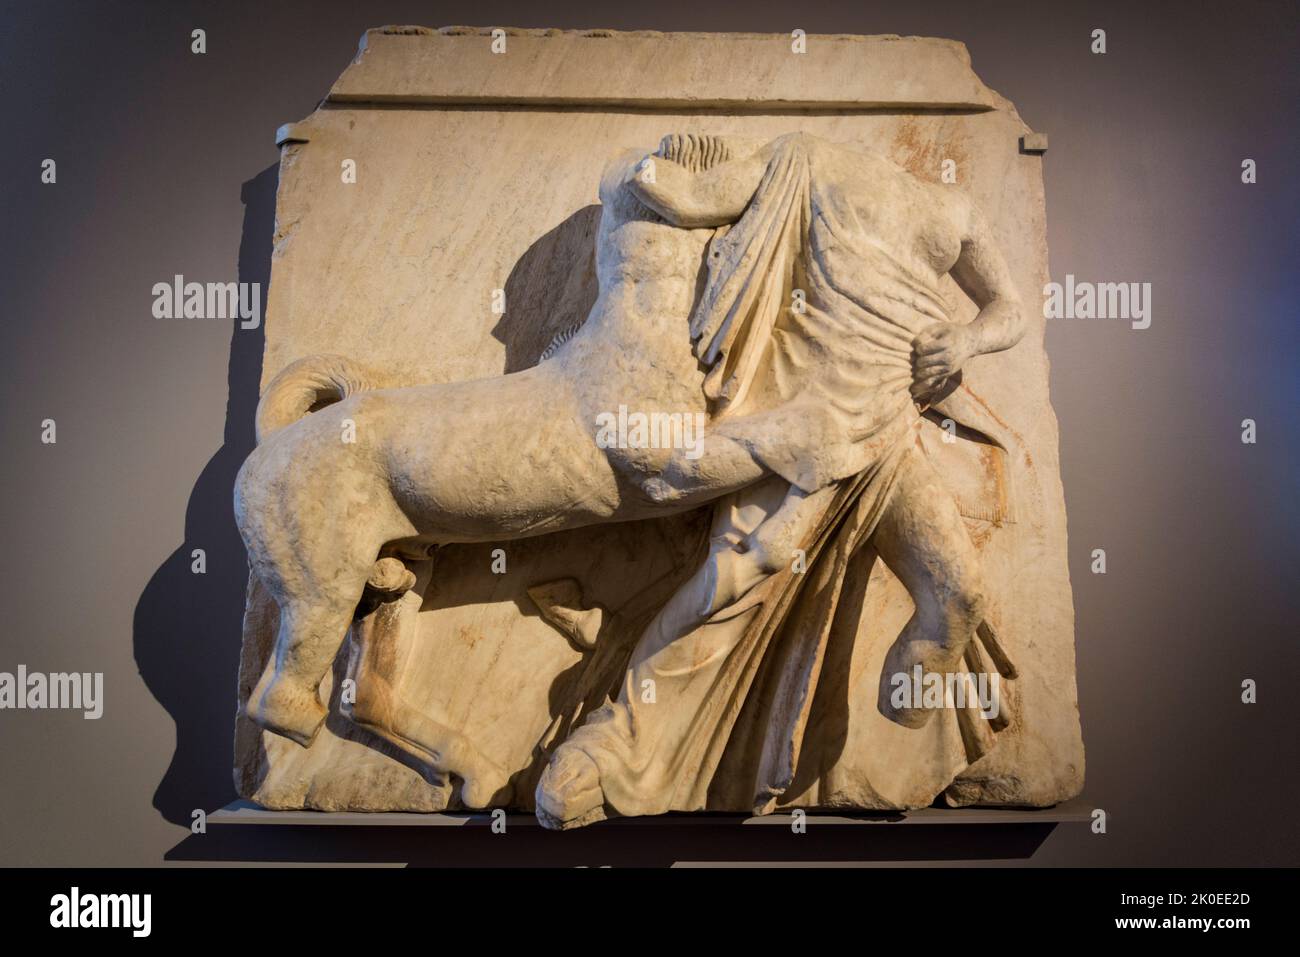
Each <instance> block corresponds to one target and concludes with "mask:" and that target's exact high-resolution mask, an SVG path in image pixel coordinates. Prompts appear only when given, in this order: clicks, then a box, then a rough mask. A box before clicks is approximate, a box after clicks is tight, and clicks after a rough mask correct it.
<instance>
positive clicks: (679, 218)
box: [627, 136, 767, 229]
mask: <svg viewBox="0 0 1300 957" xmlns="http://www.w3.org/2000/svg"><path fill="white" fill-rule="evenodd" d="M710 141H711V142H710ZM722 142H723V141H721V140H720V139H714V138H711V137H698V138H695V137H678V136H668V137H665V138H664V142H663V143H662V144H661V145H660V147H659V150H658V151H657V152H655V153H652V154H650V155H649V156H647V157H646V158H645V159H644V160H642V162H641V163H639V164H638V165H637V167H636V168H635V169H633V170H631V171H630V172H629V173H628V179H627V185H628V187H629V188H630V189H631V190H632V191H633V192H634V193H635V194H636V196H637V198H638V199H640V200H641V202H643V203H645V204H646V205H647V206H649V207H650V208H651V209H653V210H654V211H655V212H656V213H658V214H659V215H660V216H662V217H663V218H664V219H666V220H668V222H670V223H671V224H672V225H674V226H679V227H682V228H685V229H696V228H699V227H704V226H721V225H723V224H725V223H734V222H735V221H736V220H737V219H739V218H740V216H741V214H742V213H744V211H745V207H746V206H748V205H749V201H750V199H752V198H753V196H754V192H755V191H756V190H757V189H758V185H759V183H760V182H761V181H762V179H763V171H764V169H765V168H766V166H767V154H766V152H759V153H750V154H749V155H747V156H744V157H741V158H734V159H730V158H720V157H719V156H717V155H716V153H715V154H714V155H709V156H704V157H701V156H700V155H698V153H699V152H701V151H709V150H710V149H713V150H718V149H724V148H725V147H723V146H722V145H721V144H722Z"/></svg>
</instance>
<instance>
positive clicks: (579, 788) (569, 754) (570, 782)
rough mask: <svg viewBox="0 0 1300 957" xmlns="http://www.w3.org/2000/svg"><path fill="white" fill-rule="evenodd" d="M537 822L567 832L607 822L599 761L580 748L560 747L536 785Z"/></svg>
mask: <svg viewBox="0 0 1300 957" xmlns="http://www.w3.org/2000/svg"><path fill="white" fill-rule="evenodd" d="M535 800H536V804H537V820H538V822H539V823H540V824H541V825H542V827H545V828H548V829H550V830H552V831H567V830H569V829H570V828H575V827H583V826H584V825H587V824H593V823H595V822H596V821H603V820H604V819H605V794H604V792H603V791H601V789H600V771H599V769H598V768H597V767H596V762H594V761H592V760H591V758H590V757H588V756H587V755H586V754H585V753H583V752H582V751H580V750H578V749H577V748H565V747H561V748H560V750H559V751H557V752H556V753H555V756H554V757H553V758H551V762H550V764H548V765H547V766H546V770H545V771H543V772H542V778H541V780H540V781H538V782H537V792H536V794H535Z"/></svg>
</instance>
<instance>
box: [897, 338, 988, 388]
mask: <svg viewBox="0 0 1300 957" xmlns="http://www.w3.org/2000/svg"><path fill="white" fill-rule="evenodd" d="M975 346H976V343H975V336H974V335H973V334H972V333H971V331H970V329H969V328H967V327H966V326H961V325H957V324H956V323H952V322H936V323H935V324H934V325H932V326H929V327H928V328H926V329H925V330H923V331H922V332H921V334H920V335H919V336H917V337H916V338H915V339H913V340H912V398H914V399H918V400H919V399H922V398H924V397H925V396H927V395H931V394H932V393H934V392H936V391H938V389H939V388H940V387H941V386H942V385H943V382H944V380H945V379H947V378H949V377H950V376H954V375H956V374H957V373H958V372H960V371H961V367H962V366H963V365H965V364H966V360H967V359H969V358H970V357H971V356H973V355H974V354H975V352H976V349H975Z"/></svg>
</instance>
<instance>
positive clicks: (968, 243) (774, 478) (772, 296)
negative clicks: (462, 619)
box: [235, 134, 1022, 827]
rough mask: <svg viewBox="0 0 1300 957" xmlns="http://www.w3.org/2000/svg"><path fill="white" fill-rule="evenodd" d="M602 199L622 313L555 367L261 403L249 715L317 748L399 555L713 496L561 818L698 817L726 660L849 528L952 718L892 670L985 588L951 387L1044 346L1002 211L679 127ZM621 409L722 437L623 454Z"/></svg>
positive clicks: (340, 371)
mask: <svg viewBox="0 0 1300 957" xmlns="http://www.w3.org/2000/svg"><path fill="white" fill-rule="evenodd" d="M600 197H601V201H602V203H603V212H602V217H601V225H600V232H599V236H598V240H597V243H598V246H597V276H598V280H599V296H598V298H597V301H596V303H595V305H594V306H593V308H592V311H591V314H590V316H589V318H588V319H587V321H586V323H585V324H584V325H583V326H582V328H581V329H580V330H579V331H578V332H577V333H576V334H575V335H573V336H572V337H571V338H570V339H569V340H568V341H567V342H565V343H564V344H563V345H562V346H561V347H560V348H559V349H558V350H556V351H555V354H554V356H553V357H551V358H548V359H547V360H546V361H544V362H542V363H540V364H539V365H537V366H535V367H534V368H532V369H528V370H526V371H523V372H518V373H514V374H511V375H507V376H501V377H496V378H491V379H482V380H476V381H472V382H459V383H449V384H439V385H425V386H415V387H407V388H385V385H386V383H384V382H383V381H382V379H381V378H380V377H377V376H375V375H374V374H372V373H370V372H367V371H366V370H365V369H363V368H362V367H360V366H358V365H357V364H355V363H353V362H351V361H349V360H346V359H343V358H341V357H335V356H321V357H311V358H307V359H303V360H299V361H298V362H296V363H294V364H292V365H290V366H289V367H288V368H286V369H285V370H284V371H283V372H282V373H281V374H280V375H279V376H277V377H276V378H275V379H274V380H273V381H272V382H271V383H270V385H269V386H268V387H267V390H266V392H265V394H264V396H263V398H262V401H261V404H260V405H259V409H258V437H259V445H258V447H257V448H256V449H255V450H254V452H253V453H252V454H251V455H250V456H249V459H248V461H247V462H246V463H245V465H244V467H243V469H242V470H241V472H240V475H239V478H238V481H237V485H236V496H235V500H236V513H237V516H238V521H239V526H240V531H241V533H242V535H243V538H244V541H245V543H246V545H247V547H248V551H249V555H250V558H251V562H252V566H253V570H254V572H255V574H256V575H257V576H258V577H259V579H260V581H261V583H262V584H263V586H264V587H265V588H266V589H267V590H268V592H269V593H270V595H271V596H272V597H273V598H274V599H275V601H276V602H277V604H278V605H279V608H280V628H279V633H278V635H277V638H276V643H275V650H274V654H273V655H272V658H271V660H270V661H269V662H268V665H267V668H266V670H265V672H264V674H263V675H262V677H261V680H260V681H259V682H258V684H257V686H256V687H255V689H254V690H253V693H252V695H251V696H250V698H249V701H248V704H247V712H248V714H249V715H250V716H251V717H252V718H253V719H254V720H255V721H257V722H258V723H259V724H261V725H262V726H263V727H265V728H267V729H269V730H272V731H275V732H277V733H280V734H283V735H286V736H288V737H290V738H292V739H294V740H296V741H298V742H299V743H300V744H303V745H309V744H310V743H311V741H312V740H313V738H314V736H315V734H316V732H317V731H318V730H319V727H320V725H321V723H322V722H323V720H324V718H325V708H324V706H323V705H322V704H321V702H320V699H319V690H318V689H319V685H320V683H321V680H322V679H323V677H324V675H325V673H326V671H327V669H328V668H329V667H330V664H331V663H332V662H333V660H334V658H335V656H336V654H337V652H338V650H339V647H340V645H341V643H342V641H343V640H344V638H345V636H346V634H347V631H348V627H349V624H350V622H351V620H352V617H353V615H354V612H355V610H356V608H357V605H358V602H359V601H360V600H361V599H362V596H363V593H364V591H365V589H366V587H367V582H368V581H369V582H372V587H373V582H374V581H376V579H377V578H378V577H384V576H381V575H380V574H379V570H380V569H381V568H382V567H383V565H384V563H388V565H389V566H390V567H391V565H392V563H393V562H394V561H403V562H407V563H414V562H419V561H422V560H424V559H426V558H427V557H428V555H429V552H430V549H431V548H432V547H435V546H437V545H442V544H449V543H455V542H489V541H501V540H506V539H513V538H523V537H529V536H534V535H542V534H546V533H549V532H553V531H558V530H561V529H569V528H576V527H580V526H585V525H591V524H596V523H606V522H622V521H629V520H634V519H643V518H649V517H655V516H662V515H666V514H671V513H676V512H681V511H685V510H689V509H694V508H697V507H699V506H701V505H704V504H708V503H713V509H714V522H713V529H712V535H711V541H710V547H709V552H708V557H707V559H706V560H705V562H704V563H703V564H702V566H701V567H700V568H699V569H698V570H697V571H696V572H695V574H694V575H693V576H692V577H691V578H690V579H689V580H688V581H687V582H686V583H685V584H684V585H683V586H682V587H681V588H680V589H679V590H678V591H677V592H676V593H675V594H674V595H673V596H672V598H671V599H670V600H669V601H668V602H667V603H666V604H665V606H664V607H663V608H662V609H661V610H660V611H659V613H658V615H657V616H656V617H655V619H654V620H653V621H652V622H651V624H650V625H649V626H648V628H647V630H646V632H645V634H644V635H642V637H641V638H640V640H639V642H638V643H637V645H636V647H635V649H634V651H633V652H632V657H631V660H630V662H629V665H628V670H627V675H626V680H625V681H624V682H623V685H622V690H621V691H620V692H619V694H618V697H617V698H615V699H614V700H611V701H610V702H608V703H607V704H606V705H605V706H604V707H602V708H600V709H599V710H597V711H596V712H594V713H593V714H592V715H591V716H590V717H589V718H588V720H587V721H586V723H584V724H583V725H582V726H581V727H579V728H578V729H577V730H576V731H575V732H574V733H573V734H571V735H570V737H569V739H568V740H566V741H565V742H564V743H563V744H561V745H560V747H559V748H558V749H557V750H556V752H555V753H554V755H553V756H552V758H551V761H550V764H549V766H548V767H547V769H546V772H545V773H544V774H543V776H542V779H541V781H540V783H539V785H538V789H537V794H536V801H537V809H538V816H539V818H540V819H541V820H542V822H543V823H544V824H547V825H548V826H552V827H569V826H575V825H578V824H583V823H587V822H588V821H592V820H597V819H599V818H600V817H603V816H605V815H606V814H607V813H610V812H613V813H619V814H647V813H657V812H659V811H662V810H668V809H680V808H685V807H691V806H697V805H698V806H703V798H702V797H688V798H683V797H682V796H681V795H680V794H677V793H676V792H677V791H678V790H679V788H678V784H677V782H678V781H679V779H681V778H682V777H683V776H684V775H685V774H686V773H687V768H688V766H690V765H692V764H693V763H697V762H695V761H694V758H693V757H691V756H692V755H695V754H697V753H698V752H699V751H700V749H701V747H703V746H702V745H701V744H700V742H701V741H703V740H705V739H708V740H717V739H719V735H720V731H719V729H728V728H730V727H731V723H733V722H734V719H735V715H734V714H733V713H727V714H714V712H715V711H717V710H718V709H717V707H716V702H718V701H720V700H723V699H724V698H725V697H726V695H727V694H728V693H732V692H735V690H736V689H737V688H739V687H740V685H739V684H738V681H739V680H740V679H738V678H734V677H733V674H732V673H733V672H734V673H739V671H740V670H743V669H737V668H735V667H731V668H730V670H728V662H729V661H734V660H735V658H736V649H737V647H739V646H740V645H741V644H742V643H743V642H744V641H746V639H745V635H746V634H748V633H752V632H753V631H754V630H755V627H756V626H755V625H754V624H753V622H754V621H755V620H757V619H755V618H754V616H753V615H749V617H745V615H744V614H742V610H743V609H744V606H745V603H746V601H747V600H750V601H752V600H754V599H753V596H755V595H758V596H763V597H764V600H766V593H765V592H764V591H763V588H764V583H766V582H769V581H771V580H774V579H776V578H778V577H779V576H780V575H782V574H784V575H785V577H786V578H787V579H788V577H789V576H788V574H786V573H787V572H788V569H789V566H790V564H791V561H792V557H793V556H795V555H804V554H806V553H807V550H808V549H809V548H810V547H811V546H812V544H813V543H814V541H815V542H817V543H824V542H826V541H827V538H828V536H830V535H833V534H835V533H836V532H837V530H839V529H842V528H844V527H846V526H847V524H849V523H851V524H852V527H853V541H852V547H853V548H854V549H856V548H859V547H862V546H863V545H865V544H867V543H869V545H870V547H871V548H872V549H873V550H874V552H875V553H876V554H878V555H879V556H880V557H881V559H883V561H884V562H885V563H886V564H887V565H888V566H889V568H890V569H891V570H892V571H893V572H894V573H895V574H896V575H897V577H898V578H899V579H900V580H901V581H902V583H903V585H904V586H905V587H906V588H907V590H908V592H909V594H910V595H911V597H912V600H913V603H914V605H915V612H914V614H913V616H912V618H911V620H910V622H909V623H908V625H907V627H906V628H905V629H904V630H903V632H902V633H901V634H900V635H899V636H898V639H897V640H896V641H895V642H894V644H893V646H892V647H891V649H890V651H889V653H888V655H887V658H886V663H885V668H884V669H883V672H882V676H881V696H880V699H879V708H880V710H881V711H882V713H884V714H885V715H886V716H887V717H890V718H891V719H893V720H895V721H897V722H898V723H900V724H902V725H904V726H907V727H920V726H921V725H922V724H923V723H924V722H925V721H926V720H927V719H928V718H929V717H930V715H931V712H929V711H925V710H919V709H905V710H896V709H894V708H893V707H892V706H891V704H890V702H889V695H888V684H887V682H888V676H889V675H891V674H895V673H910V672H911V671H912V669H913V668H914V667H915V666H917V665H920V666H921V667H922V669H923V670H924V671H925V672H938V673H948V672H952V671H954V670H955V669H957V668H958V665H959V662H960V661H961V659H962V656H963V654H964V653H965V652H966V649H967V647H968V644H969V643H970V641H971V638H972V635H973V634H974V633H975V631H976V628H977V627H979V626H980V625H981V622H982V621H983V618H984V615H985V598H984V587H983V584H982V581H981V576H980V570H979V567H978V560H977V555H976V552H975V549H974V547H973V545H972V543H971V541H970V539H969V537H968V535H967V533H966V530H965V527H964V525H963V523H962V520H961V517H960V515H959V513H958V511H957V507H956V504H955V502H954V500H953V498H952V496H951V494H950V493H949V492H948V491H947V490H946V489H945V488H944V486H943V484H942V482H941V480H940V479H939V477H938V476H937V475H936V474H935V473H934V471H933V468H932V467H931V466H930V465H929V463H928V461H927V460H926V459H925V457H924V456H923V455H922V454H921V453H920V452H919V451H918V449H917V445H916V430H917V426H918V423H919V421H920V415H921V413H922V412H923V411H925V409H926V408H927V407H928V405H930V404H932V403H944V402H946V403H949V406H950V407H951V408H952V412H951V413H949V414H951V415H952V417H953V418H955V419H959V420H961V421H963V422H971V421H972V420H979V417H980V412H979V410H978V409H974V408H973V407H972V405H971V403H970V402H968V401H967V402H966V403H965V405H964V406H963V405H962V402H963V400H962V399H961V392H962V390H956V391H954V389H955V384H956V382H957V381H958V380H959V373H960V371H961V369H962V366H963V365H964V363H965V362H966V361H967V360H968V359H969V358H971V357H972V356H974V355H978V354H981V353H988V352H996V351H999V350H1003V349H1007V348H1010V347H1011V346H1012V345H1014V344H1015V343H1016V342H1017V341H1018V340H1019V338H1020V335H1021V332H1022V320H1021V316H1020V308H1019V304H1018V301H1017V296H1016V292H1015V289H1014V288H1013V285H1012V282H1011V280H1010V277H1009V275H1008V271H1007V268H1006V266H1005V264H1004V262H1003V260H1002V257H1001V256H1000V254H999V253H998V251H997V249H996V247H995V244H994V242H993V241H992V238H991V236H990V234H989V230H988V227H987V226H986V225H985V223H984V221H983V219H982V218H981V216H980V215H979V213H978V211H977V210H976V209H974V207H973V206H972V205H971V204H970V202H969V201H968V200H967V199H966V198H965V197H964V196H963V195H962V194H961V193H959V192H956V191H953V190H950V189H947V188H943V187H938V186H932V185H929V184H925V183H922V182H921V181H919V180H917V179H915V178H914V177H912V176H911V175H909V174H908V173H907V172H906V171H904V170H902V169H901V168H899V167H897V166H896V165H894V164H892V163H890V162H888V161H887V160H885V159H883V158H881V157H877V156H872V155H869V154H863V153H859V152H855V151H851V150H848V149H845V148H843V147H839V146H836V145H833V144H830V143H826V142H824V141H821V140H819V139H817V138H815V137H811V136H808V135H805V134H792V135H788V136H784V137H781V138H779V139H777V140H774V141H772V142H770V143H768V144H766V145H764V146H761V147H757V148H756V147H755V145H753V144H749V143H746V142H743V141H740V140H734V139H731V138H716V137H706V136H673V137H668V138H666V139H665V140H664V142H663V143H662V144H661V146H660V148H659V149H658V150H657V151H656V152H655V153H654V154H651V155H650V156H645V155H643V154H641V153H638V152H635V151H629V152H628V153H625V154H623V155H622V156H620V157H618V158H617V159H615V160H614V161H613V162H612V163H611V164H610V165H609V166H608V167H607V169H606V171H605V173H604V175H603V177H602V181H601V187H600ZM945 275H951V276H952V277H953V279H954V280H955V281H956V283H957V285H958V286H959V287H960V288H961V289H962V290H963V291H964V292H965V293H966V294H967V295H968V296H970V298H971V299H972V300H973V301H974V302H975V304H976V305H977V306H978V307H979V313H978V315H977V316H976V318H975V319H974V320H973V321H972V322H970V323H969V324H965V325H962V324H956V323H954V322H952V321H951V315H950V312H949V308H948V306H947V305H946V304H945V301H944V298H943V296H942V295H941V293H940V289H939V285H940V281H941V280H942V278H943V277H944V276H945ZM701 289H702V290H703V292H702V293H701V291H700V290H701ZM620 406H627V407H628V408H629V409H632V410H636V411H643V412H646V413H654V412H665V413H669V414H672V413H685V414H694V413H697V412H705V413H707V414H708V415H709V416H710V418H709V427H708V429H707V430H706V433H705V436H704V440H703V444H702V448H701V447H694V448H692V449H691V450H690V454H689V455H688V454H686V453H685V451H684V450H680V449H678V450H673V449H663V448H601V447H600V445H598V444H597V442H596V438H595V436H596V433H597V425H596V422H597V417H598V416H600V415H601V414H602V413H609V412H610V411H612V410H615V409H618V408H619V407H620ZM937 407H939V408H945V406H943V405H942V404H939V405H937ZM313 410H314V411H313ZM309 411H310V412H311V414H307V413H308V412H309ZM978 424H979V423H978V421H976V423H975V427H978ZM344 434H350V435H351V436H354V440H353V441H343V440H342V438H341V436H343V435H344ZM602 444H604V443H602ZM818 547H821V545H820V544H819V545H818ZM377 563H378V564H377ZM408 580H409V579H408ZM768 604H769V605H775V604H776V602H775V600H772V601H768ZM746 614H748V613H746ZM760 617H761V616H760ZM742 619H743V620H742ZM729 622H730V623H731V624H728V623H729ZM737 622H739V624H736V623H737ZM752 646H753V644H752V642H750V643H749V644H747V645H746V646H745V647H747V648H748V647H752ZM646 680H652V681H653V682H654V684H655V686H656V695H655V699H654V700H655V703H654V704H652V705H647V704H645V703H643V702H642V701H641V698H640V691H641V689H642V688H643V687H644V682H645V681H646ZM732 710H734V709H732ZM721 736H722V737H725V735H721ZM429 750H433V749H429ZM714 758H715V759H716V755H715V756H714ZM715 763H716V762H715ZM442 769H443V770H449V771H452V772H454V773H457V774H460V775H462V776H465V775H466V774H469V773H472V769H464V768H457V767H444V768H442ZM693 770H694V771H695V772H696V773H698V770H699V768H698V767H695V768H694V769H693ZM693 793H696V794H703V790H702V789H701V787H700V786H698V785H697V786H695V787H694V790H693Z"/></svg>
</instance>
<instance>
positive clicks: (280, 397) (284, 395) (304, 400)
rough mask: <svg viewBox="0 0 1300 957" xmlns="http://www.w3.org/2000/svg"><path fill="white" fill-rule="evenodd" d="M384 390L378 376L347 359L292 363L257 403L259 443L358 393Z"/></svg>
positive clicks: (318, 358) (308, 359) (310, 359)
mask: <svg viewBox="0 0 1300 957" xmlns="http://www.w3.org/2000/svg"><path fill="white" fill-rule="evenodd" d="M378 388H382V384H381V383H380V381H379V379H378V377H377V376H375V375H374V374H373V373H371V372H369V371H368V370H366V369H365V368H364V367H362V366H361V365H360V364H359V363H356V362H353V361H352V360H351V359H348V358H346V357H344V356H334V355H320V356H307V357H306V358H303V359H299V360H298V361H296V362H291V363H290V364H289V365H287V366H286V367H285V368H284V369H283V370H281V372H280V373H279V374H278V375H277V376H276V377H275V378H274V379H272V380H271V382H270V384H268V385H267V387H266V391H265V392H263V393H262V398H261V401H259V402H258V403H257V441H258V443H259V444H260V443H262V442H265V441H266V437H267V436H268V435H270V434H271V433H272V432H275V431H277V430H278V429H282V428H284V427H285V426H286V425H292V424H293V423H294V422H297V421H298V420H299V419H301V418H302V417H303V416H305V415H307V414H308V413H309V412H315V411H316V410H317V409H320V408H324V407H325V406H327V405H333V404H334V403H335V402H341V401H343V400H344V399H346V398H347V397H348V396H350V395H354V394H356V393H357V392H365V391H367V390H369V389H378Z"/></svg>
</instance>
